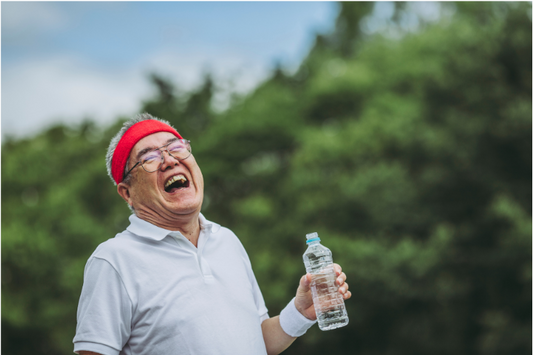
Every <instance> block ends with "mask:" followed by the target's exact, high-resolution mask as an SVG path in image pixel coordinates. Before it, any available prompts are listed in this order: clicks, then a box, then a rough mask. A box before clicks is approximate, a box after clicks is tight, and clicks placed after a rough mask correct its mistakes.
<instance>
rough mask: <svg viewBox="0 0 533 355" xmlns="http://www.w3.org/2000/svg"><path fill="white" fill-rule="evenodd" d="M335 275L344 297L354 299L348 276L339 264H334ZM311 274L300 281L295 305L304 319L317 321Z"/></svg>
mask: <svg viewBox="0 0 533 355" xmlns="http://www.w3.org/2000/svg"><path fill="white" fill-rule="evenodd" d="M333 268H334V269H335V274H336V275H337V280H336V283H337V285H338V286H339V292H340V293H341V294H342V297H343V298H344V299H345V300H347V299H348V298H350V297H352V293H351V292H350V291H348V283H346V274H345V273H344V272H342V268H341V267H340V265H338V264H333ZM310 286H311V274H306V275H304V276H302V278H301V279H300V286H298V290H297V291H296V298H295V300H294V305H295V306H296V309H297V310H298V311H299V312H300V313H301V314H303V316H304V317H306V318H307V319H310V320H315V319H316V312H315V306H314V305H313V296H312V294H311V287H310Z"/></svg>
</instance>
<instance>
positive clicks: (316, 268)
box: [303, 233, 348, 330]
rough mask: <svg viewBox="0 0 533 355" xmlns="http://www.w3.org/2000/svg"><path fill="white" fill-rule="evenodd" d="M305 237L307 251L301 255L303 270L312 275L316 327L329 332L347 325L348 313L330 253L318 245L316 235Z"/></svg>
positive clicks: (311, 234) (318, 240) (318, 239)
mask: <svg viewBox="0 0 533 355" xmlns="http://www.w3.org/2000/svg"><path fill="white" fill-rule="evenodd" d="M306 237H307V245H308V247H307V250H306V251H305V253H304V255H303V259H304V264H305V269H306V270H307V272H308V273H310V274H311V275H312V280H311V293H312V294H313V304H314V305H315V311H316V316H317V319H318V327H319V328H320V329H321V330H331V329H336V328H340V327H344V326H345V325H347V324H348V313H347V312H346V307H345V306H344V299H343V297H342V295H341V293H340V292H339V286H338V285H337V283H336V281H335V280H336V279H337V275H336V274H335V269H334V268H333V257H332V255H331V251H330V250H329V249H328V248H326V247H325V246H323V245H322V244H320V238H319V237H318V233H310V234H307V235H306Z"/></svg>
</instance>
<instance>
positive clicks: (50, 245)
mask: <svg viewBox="0 0 533 355" xmlns="http://www.w3.org/2000/svg"><path fill="white" fill-rule="evenodd" d="M447 6H450V7H453V8H454V9H455V10H454V11H455V12H454V14H453V16H451V17H450V18H443V19H441V20H440V21H438V22H436V23H433V24H425V25H424V26H423V28H422V29H421V30H419V31H416V32H405V33H403V35H402V36H400V37H399V38H393V39H391V38H389V37H386V36H384V35H381V34H379V33H378V34H374V35H369V34H365V33H364V31H361V29H360V26H359V25H360V22H361V21H363V20H364V18H365V16H368V15H369V14H370V12H371V10H372V6H371V3H341V11H340V13H339V18H338V20H337V27H336V30H335V31H334V32H333V33H331V34H329V35H320V36H317V41H316V45H315V47H314V48H313V49H312V50H311V51H310V53H309V55H308V57H307V58H306V59H305V60H304V62H303V63H302V64H301V66H300V68H299V70H298V71H297V72H296V73H294V74H290V75H289V74H286V73H284V72H283V70H278V71H277V72H275V73H273V75H272V77H271V78H270V79H269V80H266V81H265V82H264V83H263V84H261V85H260V86H259V87H258V88H257V89H256V90H255V91H254V92H253V93H251V94H250V95H248V96H246V97H242V98H240V99H239V100H236V101H235V102H234V103H233V104H232V105H231V106H230V108H229V109H228V110H227V111H225V112H224V113H215V112H214V111H213V110H212V109H211V106H210V102H211V99H212V95H213V93H214V83H213V81H212V80H211V79H210V77H209V76H207V77H206V78H205V81H204V85H202V86H201V87H200V88H199V89H198V90H196V91H195V92H192V93H189V94H186V93H183V92H180V91H178V90H177V89H176V88H175V86H174V85H173V83H171V82H170V81H169V80H168V79H166V78H162V77H159V76H157V75H154V76H153V77H152V78H151V80H152V82H153V83H154V86H155V87H156V88H157V91H158V93H157V95H155V96H154V97H153V98H151V99H149V100H146V101H145V102H144V103H143V110H145V111H147V112H150V113H152V114H154V115H155V116H159V117H161V118H165V119H167V120H169V121H171V122H172V123H173V124H174V125H175V126H176V127H177V128H178V130H179V131H180V133H182V135H183V136H185V137H186V138H189V139H191V141H192V146H193V153H194V154H195V157H196V160H197V161H198V162H199V164H200V166H201V168H202V172H203V174H204V179H205V182H206V183H205V185H206V191H205V201H204V206H203V213H204V214H205V215H206V217H207V218H208V219H211V220H214V221H216V222H218V223H220V224H222V225H225V226H227V227H229V228H231V229H233V230H234V231H235V232H236V234H237V235H238V236H239V237H240V239H241V240H242V242H243V244H244V245H245V247H246V249H247V250H248V253H249V255H250V258H251V260H252V265H253V267H254V271H255V273H256V276H257V278H258V281H259V285H260V286H261V289H262V291H263V295H264V297H265V300H266V302H267V306H268V308H269V312H270V314H271V315H275V314H278V312H279V311H280V310H281V309H282V308H283V307H284V306H285V304H286V303H287V302H288V301H289V300H290V298H291V297H292V296H293V295H294V292H295V289H296V286H297V284H298V279H299V277H300V276H301V275H302V274H303V273H304V267H303V262H302V259H301V255H302V254H303V252H304V250H305V243H304V241H305V234H306V233H308V232H311V231H317V232H318V233H319V235H320V236H321V237H322V241H323V243H324V244H325V245H326V246H328V247H330V249H332V251H333V255H334V259H335V261H336V262H338V263H339V264H341V265H342V266H343V269H344V271H345V272H346V274H347V275H348V283H349V284H350V290H351V291H352V293H353V297H352V299H351V300H349V301H348V302H347V308H348V313H349V316H350V324H349V325H348V326H347V327H345V328H342V329H339V330H335V331H331V332H321V331H320V330H318V328H316V327H314V328H312V329H311V330H309V331H308V334H307V335H305V336H303V337H302V338H301V339H299V340H297V341H296V342H295V343H294V344H293V345H292V346H291V347H290V348H289V349H288V350H287V351H286V353H287V354H300V353H304V352H305V353H308V354H319V353H322V354H323V353H328V354H330V353H354V354H355V353H357V354H361V355H373V354H390V355H393V354H406V355H407V354H409V355H412V354H428V353H431V354H454V355H461V354H464V355H467V354H468V355H470V354H479V355H491V354H525V353H531V214H532V210H531V202H532V201H531V196H532V195H531V169H532V167H531V161H532V157H531V151H532V146H531V129H532V127H531V116H532V109H531V94H532V92H531V79H532V78H531V66H532V62H531V53H532V48H531V5H530V3H458V4H449V5H447ZM405 11H407V9H406V7H405V6H403V5H402V4H399V5H397V6H396V15H395V16H396V17H395V18H399V17H401V15H402V13H405ZM120 124H121V119H118V120H117V122H116V123H114V124H113V125H112V126H110V127H97V126H95V125H94V124H92V123H90V122H86V123H84V124H83V125H81V126H79V127H77V128H75V129H74V128H72V127H64V126H56V127H53V128H51V129H49V130H47V131H45V132H43V133H42V134H40V135H38V136H36V137H33V138H29V139H23V140H8V141H4V142H3V145H2V192H3V194H2V237H3V238H2V332H3V334H2V335H3V339H2V340H3V341H2V350H3V351H4V352H5V353H6V354H30V353H31V354H38V353H42V354H46V353H54V354H58V353H64V354H68V353H71V351H72V345H71V340H72V337H73V336H74V329H75V323H76V320H75V314H76V306H77V301H78V297H79V293H80V290H81V284H82V273H83V267H84V264H85V261H86V260H87V258H88V257H89V255H90V254H91V253H92V251H93V250H94V249H95V247H96V246H97V245H98V244H99V243H101V242H103V241H105V240H107V239H108V238H111V237H113V236H114V235H115V234H116V233H117V232H120V231H121V230H123V229H124V228H125V227H126V226H127V223H128V222H127V216H128V214H129V210H128V209H127V207H126V206H125V204H124V202H123V201H121V199H120V198H119V197H118V196H117V195H116V192H115V191H114V187H113V185H112V183H111V182H110V181H109V178H108V177H107V176H106V172H105V160H104V156H105V150H106V147H107V144H108V142H109V140H110V138H111V136H112V135H113V134H114V133H115V132H116V131H117V130H118V127H119V126H120ZM28 152H31V153H30V154H28Z"/></svg>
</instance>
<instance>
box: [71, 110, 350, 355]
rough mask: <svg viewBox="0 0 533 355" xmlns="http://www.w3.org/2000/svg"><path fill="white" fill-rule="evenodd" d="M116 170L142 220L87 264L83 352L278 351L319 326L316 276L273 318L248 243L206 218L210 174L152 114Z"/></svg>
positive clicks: (341, 280)
mask: <svg viewBox="0 0 533 355" xmlns="http://www.w3.org/2000/svg"><path fill="white" fill-rule="evenodd" d="M107 168H108V173H109V175H110V176H111V178H112V180H113V181H114V183H115V184H116V185H117V191H118V194H119V195H120V196H121V197H122V198H123V199H124V200H125V201H126V202H127V204H128V205H129V206H130V208H131V210H132V211H133V214H132V215H131V216H130V223H131V224H130V225H129V227H128V228H127V229H126V230H125V231H124V232H122V233H119V234H117V235H116V236H115V238H112V239H110V240H108V241H106V242H104V243H102V244H101V245H100V246H98V248H97V249H96V251H95V252H94V253H93V254H92V255H91V257H90V258H89V260H88V261H87V265H86V267H85V274H84V284H83V289H82V292H81V297H80V302H79V306H78V324H77V328H76V336H75V337H74V351H75V352H77V353H79V354H80V355H83V354H103V355H115V354H151V355H159V354H160V355H170V354H206V355H207V354H228V355H229V354H232V355H239V354H241V355H252V354H266V353H268V354H279V353H280V352H282V351H283V350H285V349H286V348H287V347H288V346H289V345H290V344H291V343H292V342H293V341H294V340H295V339H296V337H298V336H300V335H302V334H303V333H305V331H306V330H307V329H308V328H309V327H310V326H311V325H313V324H314V323H315V319H316V314H315V311H314V307H313V302H312V297H311V292H310V289H309V285H310V275H304V276H302V278H301V280H300V285H299V287H298V289H297V291H296V296H295V298H294V299H293V300H292V301H291V302H290V303H289V304H288V306H287V307H285V309H284V310H283V311H282V312H281V314H280V315H279V316H276V317H273V318H270V317H269V316H268V313H267V309H266V307H265V302H264V300H263V296H262V295H261V291H260V289H259V286H258V284H257V281H256V279H255V276H254V274H253V271H252V267H251V264H250V260H249V259H248V255H247V254H246V251H245V250H244V248H243V246H242V244H241V243H240V241H239V239H238V238H237V237H236V236H235V234H233V233H232V232H231V231H230V230H229V229H227V228H224V227H221V226H219V225H218V224H216V223H213V222H210V221H208V220H207V219H205V217H204V216H203V215H202V214H201V213H200V209H201V206H202V200H203V191H204V181H203V177H202V173H201V171H200V168H199V166H198V164H197V163H196V161H195V159H194V156H193V155H192V154H191V147H190V143H189V141H187V140H185V139H183V138H182V136H181V135H180V134H179V133H178V132H177V131H176V130H175V129H174V128H172V127H171V126H170V124H168V122H166V121H163V120H159V119H156V118H154V117H152V116H150V115H148V114H143V115H140V116H138V117H136V118H134V119H132V120H130V121H128V122H126V123H125V124H124V126H123V127H122V129H121V130H120V132H119V133H118V134H117V135H116V136H115V137H114V138H113V139H112V140H111V144H110V146H109V149H108V153H107ZM335 267H336V271H337V275H338V278H337V283H338V284H339V292H340V293H341V294H342V295H343V297H344V299H348V298H350V296H351V293H350V292H349V291H348V284H347V283H346V282H345V280H346V275H345V274H344V273H342V272H341V270H340V267H339V266H338V265H335Z"/></svg>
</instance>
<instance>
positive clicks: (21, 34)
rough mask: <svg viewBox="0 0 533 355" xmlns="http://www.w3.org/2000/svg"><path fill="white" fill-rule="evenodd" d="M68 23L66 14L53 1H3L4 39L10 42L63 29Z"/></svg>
mask: <svg viewBox="0 0 533 355" xmlns="http://www.w3.org/2000/svg"><path fill="white" fill-rule="evenodd" d="M67 23H68V20H67V17H66V16H65V14H64V13H63V12H62V11H61V10H60V9H59V8H58V7H57V6H56V5H55V4H53V3H49V2H48V3H47V2H22V1H21V2H18V1H17V2H12V1H9V2H6V1H4V2H2V40H3V41H7V42H8V43H9V42H11V41H17V42H20V41H21V40H24V39H28V38H31V37H35V36H38V35H39V34H41V33H42V32H43V31H48V30H58V29H62V28H64V27H65V26H66V25H67Z"/></svg>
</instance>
